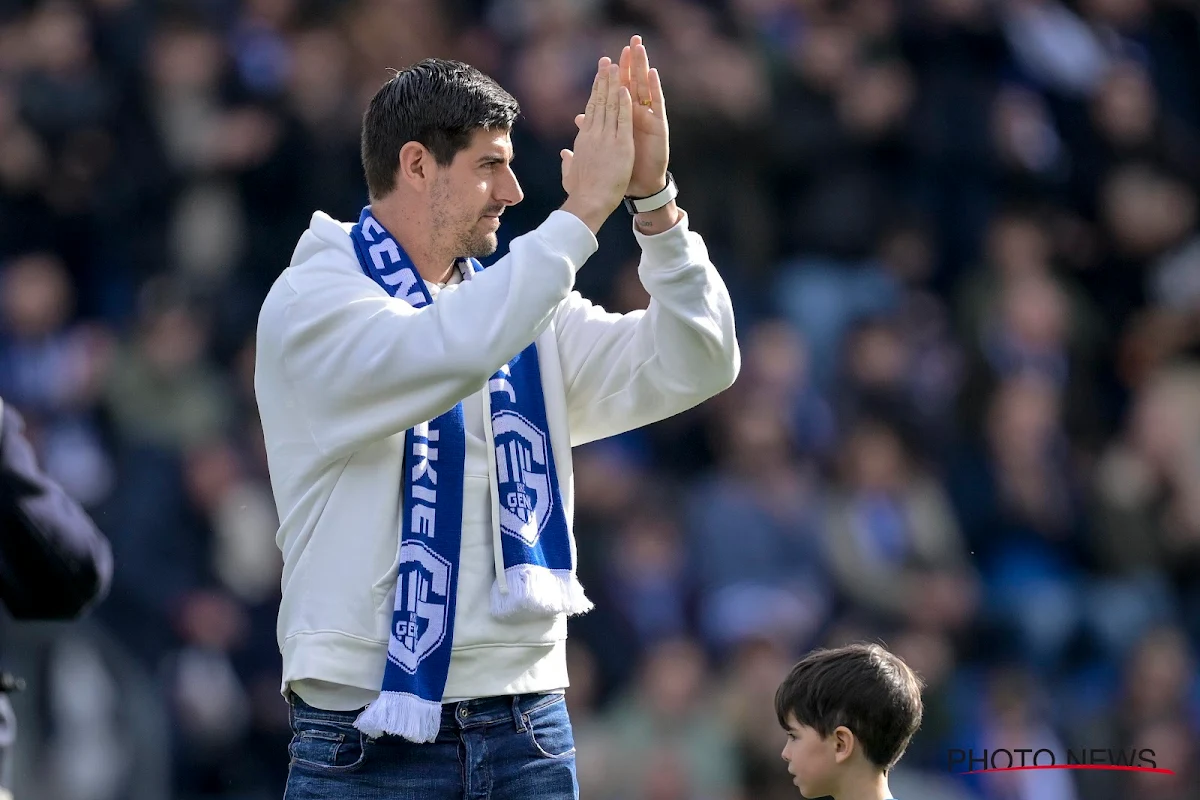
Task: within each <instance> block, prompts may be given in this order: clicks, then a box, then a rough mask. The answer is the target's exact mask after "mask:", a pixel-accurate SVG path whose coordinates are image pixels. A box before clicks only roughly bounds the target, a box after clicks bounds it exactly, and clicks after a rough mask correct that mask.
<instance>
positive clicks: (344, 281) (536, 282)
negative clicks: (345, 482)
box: [255, 211, 597, 459]
mask: <svg viewBox="0 0 1200 800" xmlns="http://www.w3.org/2000/svg"><path fill="white" fill-rule="evenodd" d="M596 246H597V245H596V239H595V237H594V236H593V235H592V232H591V231H590V230H588V228H587V226H586V225H584V224H583V222H581V221H580V220H579V219H578V218H577V217H575V216H573V215H571V214H569V213H567V212H565V211H555V212H554V213H552V214H551V215H550V217H549V218H548V219H547V220H546V222H544V223H543V224H542V225H541V226H540V227H539V228H537V229H536V230H534V231H532V232H531V233H528V234H526V235H524V236H520V237H518V238H516V239H514V240H513V242H512V244H511V246H510V249H509V253H508V255H506V256H505V257H504V258H502V259H500V260H499V261H498V262H496V264H494V265H492V266H491V267H489V268H488V269H486V270H484V271H483V272H481V273H478V274H477V275H475V276H473V277H472V279H471V280H470V281H467V282H466V283H463V284H461V285H459V286H458V287H457V288H456V289H455V291H453V292H445V293H443V294H442V295H441V296H439V297H438V300H437V302H435V303H433V304H432V305H429V306H426V307H425V308H422V309H419V310H418V309H414V308H413V307H412V306H410V305H409V304H408V303H406V302H404V301H403V300H400V299H396V298H393V297H391V296H389V295H388V294H386V293H385V292H383V291H382V290H381V289H380V288H379V287H378V286H377V285H376V284H375V283H374V282H372V281H371V280H369V279H367V278H365V277H363V276H362V275H360V274H357V273H354V272H350V271H348V270H346V269H344V265H343V266H342V267H340V268H329V269H325V268H320V267H314V268H308V267H305V268H294V269H289V270H288V271H287V272H285V273H284V276H282V278H281V280H280V281H279V282H278V283H277V284H276V288H274V289H273V290H272V295H273V296H269V297H268V300H267V302H266V303H265V304H264V307H263V312H262V314H261V315H260V318H259V332H258V336H259V347H260V350H261V351H262V352H261V353H260V362H261V361H262V359H263V358H267V359H272V358H273V359H274V360H275V361H276V364H277V369H276V370H274V371H272V370H263V371H262V373H261V378H260V374H259V373H258V372H256V379H255V388H256V393H257V395H258V397H259V405H260V410H261V411H262V413H263V414H264V415H266V414H269V413H270V409H271V407H273V406H274V405H275V404H277V403H288V404H294V406H295V407H296V408H297V410H299V411H300V412H301V413H302V414H303V416H304V417H305V418H306V419H307V423H308V429H309V433H310V435H311V437H312V439H313V441H314V442H315V443H316V445H317V447H318V448H319V449H320V450H321V451H322V452H323V453H324V454H325V455H327V456H328V457H330V458H331V459H334V458H338V457H342V456H345V455H347V454H349V453H352V452H354V451H355V450H357V449H360V448H361V447H362V446H363V445H365V444H367V443H370V442H373V441H377V440H379V439H382V438H385V437H387V436H391V435H393V434H396V433H400V432H402V431H404V430H407V429H408V428H411V427H412V426H413V425H416V424H418V423H420V422H424V421H426V420H429V419H432V418H434V417H436V416H438V415H439V414H442V413H445V412H446V411H448V410H449V409H451V408H453V407H454V405H455V404H456V403H458V402H459V401H460V400H462V399H463V398H464V397H466V396H468V395H469V394H471V393H472V392H474V391H476V390H477V389H479V388H480V387H481V386H483V385H484V384H485V383H486V382H487V380H488V378H490V377H491V376H492V374H493V373H495V371H496V370H497V369H499V368H500V367H501V366H502V365H503V364H504V363H506V362H507V361H509V360H510V359H511V358H512V357H513V356H515V355H516V354H517V353H519V352H520V351H521V350H523V349H524V348H526V347H528V346H529V344H530V342H532V341H533V340H534V339H536V338H537V336H538V334H539V333H541V332H542V331H543V330H545V328H546V327H547V326H548V325H549V323H550V320H551V317H552V315H553V313H554V309H555V308H556V307H557V305H558V304H559V303H560V302H562V300H563V299H564V298H566V296H567V295H568V293H569V292H570V291H571V287H572V285H573V284H574V281H575V273H576V271H577V270H578V269H579V267H580V266H581V265H582V264H583V262H584V261H586V260H587V258H588V257H589V256H591V254H592V253H593V252H595V250H596ZM338 257H339V258H340V257H341V255H340V254H339V256H338ZM349 257H350V258H353V255H350V256H349ZM271 374H278V375H279V376H280V380H279V381H278V382H279V383H280V384H282V385H279V386H276V385H274V384H275V383H276V382H275V381H273V380H271V378H270V375H271Z"/></svg>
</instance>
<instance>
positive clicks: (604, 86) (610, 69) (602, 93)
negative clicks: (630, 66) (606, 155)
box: [595, 56, 617, 128]
mask: <svg viewBox="0 0 1200 800" xmlns="http://www.w3.org/2000/svg"><path fill="white" fill-rule="evenodd" d="M616 72H617V65H616V64H614V63H612V59H611V58H609V57H608V56H604V57H603V58H601V59H600V88H599V90H598V94H599V98H598V99H599V101H600V102H599V104H598V105H597V106H596V112H597V113H596V122H595V125H596V126H597V127H601V128H603V127H605V126H608V125H612V124H613V123H614V122H615V121H616V116H617V109H616V104H614V103H613V102H612V94H613V92H614V91H616V87H615V86H614V85H613V84H614V82H615V81H614V78H615V75H616ZM610 116H611V117H612V119H609V117H610Z"/></svg>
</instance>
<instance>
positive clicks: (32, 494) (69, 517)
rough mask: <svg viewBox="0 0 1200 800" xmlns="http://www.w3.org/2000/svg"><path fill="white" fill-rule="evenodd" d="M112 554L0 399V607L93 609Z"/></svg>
mask: <svg viewBox="0 0 1200 800" xmlns="http://www.w3.org/2000/svg"><path fill="white" fill-rule="evenodd" d="M111 580H112V551H111V549H110V547H109V544H108V540H107V539H105V538H104V536H103V535H102V534H101V533H100V531H98V530H97V529H96V526H95V524H93V522H92V520H91V518H90V517H89V516H88V515H87V512H85V511H84V510H83V509H82V508H80V506H79V504H78V503H76V502H75V501H74V500H72V499H71V497H70V496H69V495H68V494H67V493H66V492H65V491H63V489H62V487H61V486H59V485H58V484H57V483H55V482H54V480H53V479H51V478H50V477H49V476H48V475H46V474H45V472H43V471H42V469H41V468H40V467H39V466H38V463H37V459H36V457H35V456H34V452H33V446H32V445H31V444H30V442H29V440H28V439H27V438H26V437H25V434H24V421H23V420H22V419H21V417H20V415H19V414H17V412H16V411H15V410H13V409H12V408H8V407H6V406H5V405H4V401H3V399H0V603H2V604H3V605H4V607H5V608H6V609H7V611H8V612H9V613H10V614H11V615H12V616H13V617H15V618H16V619H18V620H65V619H72V618H75V617H78V616H80V615H82V614H83V613H85V612H86V611H87V609H89V608H90V607H91V606H92V605H93V604H95V603H96V602H98V601H99V600H100V599H101V598H102V597H103V596H104V595H105V594H106V593H107V592H108V587H109V583H110V582H111ZM18 686H20V681H19V680H18V679H16V678H14V677H13V676H10V675H8V674H7V673H0V798H6V797H11V795H10V794H9V793H8V792H9V791H10V790H11V786H10V783H9V782H10V780H11V776H10V775H9V773H10V772H11V765H10V762H11V760H12V748H13V745H14V744H15V740H16V719H15V717H14V716H13V709H12V704H11V703H9V701H8V697H7V694H6V693H7V692H9V691H12V690H13V689H15V688H17V687H18Z"/></svg>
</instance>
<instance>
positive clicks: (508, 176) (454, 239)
mask: <svg viewBox="0 0 1200 800" xmlns="http://www.w3.org/2000/svg"><path fill="white" fill-rule="evenodd" d="M512 157H513V149H512V141H511V140H510V139H509V135H508V131H507V130H491V131H488V130H482V129H481V130H477V131H475V133H474V135H473V136H472V138H471V143H470V144H469V145H468V146H467V147H466V148H465V149H463V150H460V151H459V152H458V153H457V154H456V155H455V157H454V161H452V162H451V163H450V165H449V166H446V167H439V168H438V171H437V178H436V179H435V181H434V184H433V190H432V193H431V199H430V202H431V203H432V212H433V214H432V217H433V227H434V230H433V236H434V240H435V241H436V242H438V244H439V245H440V246H444V247H445V248H446V249H447V250H449V251H451V252H453V253H454V256H455V257H456V258H464V257H470V258H483V257H484V256H490V255H491V254H492V253H494V252H496V248H497V247H498V246H499V243H498V242H497V241H496V231H497V230H499V229H500V215H501V214H502V213H503V212H504V209H505V208H507V207H508V206H511V205H516V204H517V203H519V202H521V199H522V197H524V195H523V194H522V192H521V185H520V184H519V183H517V176H516V175H514V174H513V171H512V166H511V164H512Z"/></svg>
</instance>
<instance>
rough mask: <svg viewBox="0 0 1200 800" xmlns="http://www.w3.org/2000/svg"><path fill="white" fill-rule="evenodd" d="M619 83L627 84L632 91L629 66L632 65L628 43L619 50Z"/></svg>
mask: <svg viewBox="0 0 1200 800" xmlns="http://www.w3.org/2000/svg"><path fill="white" fill-rule="evenodd" d="M620 66H621V85H622V86H628V87H629V89H630V91H633V83H632V76H631V75H630V68H631V67H632V66H633V54H632V53H631V52H630V51H629V45H625V47H624V48H623V49H622V50H621V62H620Z"/></svg>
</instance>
